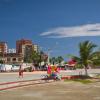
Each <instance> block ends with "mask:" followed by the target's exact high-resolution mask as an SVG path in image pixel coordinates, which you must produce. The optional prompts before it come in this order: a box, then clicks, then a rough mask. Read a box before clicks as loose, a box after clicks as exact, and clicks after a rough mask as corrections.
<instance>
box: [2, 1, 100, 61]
mask: <svg viewBox="0 0 100 100" xmlns="http://www.w3.org/2000/svg"><path fill="white" fill-rule="evenodd" d="M23 38H24V39H30V40H32V41H33V43H34V44H38V45H39V46H40V48H41V50H43V51H44V52H47V51H48V49H50V56H52V57H53V56H60V55H61V56H63V57H64V58H65V60H67V59H68V55H79V48H78V45H79V43H80V42H83V41H85V40H89V41H91V42H93V43H95V44H97V45H98V49H99V48H100V0H0V41H5V42H7V44H8V47H9V48H15V47H16V40H19V39H23Z"/></svg>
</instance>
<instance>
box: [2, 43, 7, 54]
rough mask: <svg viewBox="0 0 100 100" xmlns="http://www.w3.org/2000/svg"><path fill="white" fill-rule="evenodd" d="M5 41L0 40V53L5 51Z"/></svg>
mask: <svg viewBox="0 0 100 100" xmlns="http://www.w3.org/2000/svg"><path fill="white" fill-rule="evenodd" d="M7 49H8V47H7V43H6V42H0V54H5V53H7Z"/></svg>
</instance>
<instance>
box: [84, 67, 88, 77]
mask: <svg viewBox="0 0 100 100" xmlns="http://www.w3.org/2000/svg"><path fill="white" fill-rule="evenodd" d="M85 75H86V76H88V72H87V67H86V66H85Z"/></svg>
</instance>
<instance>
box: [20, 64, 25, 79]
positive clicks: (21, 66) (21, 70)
mask: <svg viewBox="0 0 100 100" xmlns="http://www.w3.org/2000/svg"><path fill="white" fill-rule="evenodd" d="M23 71H24V70H23V64H21V65H20V67H19V78H20V77H23Z"/></svg>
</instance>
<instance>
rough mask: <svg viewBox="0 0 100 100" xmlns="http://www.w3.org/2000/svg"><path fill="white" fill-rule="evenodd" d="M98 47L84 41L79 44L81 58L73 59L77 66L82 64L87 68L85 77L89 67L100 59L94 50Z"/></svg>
mask: <svg viewBox="0 0 100 100" xmlns="http://www.w3.org/2000/svg"><path fill="white" fill-rule="evenodd" d="M95 47H96V45H95V44H93V43H92V42H90V41H84V42H81V43H80V44H79V54H80V57H75V56H74V57H73V58H74V59H75V60H76V61H77V64H81V65H82V67H84V68H85V75H86V76H87V75H88V73H87V68H88V65H89V64H91V65H93V64H95V63H96V60H97V59H98V56H97V54H96V52H94V48H95Z"/></svg>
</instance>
